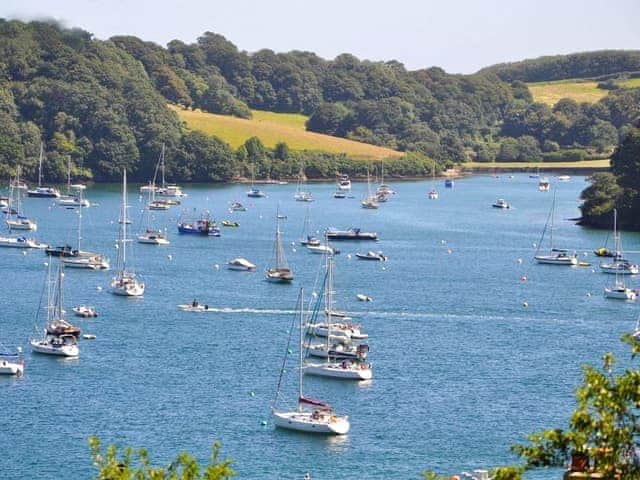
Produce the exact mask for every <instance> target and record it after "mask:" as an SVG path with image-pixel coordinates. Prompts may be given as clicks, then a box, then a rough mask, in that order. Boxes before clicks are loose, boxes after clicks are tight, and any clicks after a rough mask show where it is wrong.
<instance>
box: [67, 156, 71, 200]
mask: <svg viewBox="0 0 640 480" xmlns="http://www.w3.org/2000/svg"><path fill="white" fill-rule="evenodd" d="M67 192H71V155H67Z"/></svg>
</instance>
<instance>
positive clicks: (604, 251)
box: [593, 247, 616, 257]
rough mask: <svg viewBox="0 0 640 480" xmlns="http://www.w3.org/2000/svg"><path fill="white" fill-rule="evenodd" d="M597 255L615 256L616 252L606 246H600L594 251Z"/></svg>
mask: <svg viewBox="0 0 640 480" xmlns="http://www.w3.org/2000/svg"><path fill="white" fill-rule="evenodd" d="M593 253H595V255H596V256H597V257H615V256H616V254H615V252H612V251H611V250H609V249H608V248H606V247H600V248H598V249H596V250H594V251H593Z"/></svg>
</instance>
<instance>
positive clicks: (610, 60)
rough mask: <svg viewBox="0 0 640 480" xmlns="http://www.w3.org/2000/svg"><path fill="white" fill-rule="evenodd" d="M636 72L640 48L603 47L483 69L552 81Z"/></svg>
mask: <svg viewBox="0 0 640 480" xmlns="http://www.w3.org/2000/svg"><path fill="white" fill-rule="evenodd" d="M633 72H640V51H638V50H601V51H597V52H583V53H573V54H570V55H551V56H546V57H540V58H534V59H529V60H523V61H521V62H512V63H500V64H498V65H492V66H490V67H486V68H483V69H482V70H480V72H479V73H493V74H495V75H497V76H498V77H500V79H502V80H503V81H505V82H513V81H515V80H519V81H521V82H548V81H553V80H565V79H569V78H598V77H603V76H609V75H613V74H617V75H619V74H623V73H633Z"/></svg>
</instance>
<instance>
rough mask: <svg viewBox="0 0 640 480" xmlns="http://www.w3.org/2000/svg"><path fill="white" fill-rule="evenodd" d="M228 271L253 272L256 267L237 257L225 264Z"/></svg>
mask: <svg viewBox="0 0 640 480" xmlns="http://www.w3.org/2000/svg"><path fill="white" fill-rule="evenodd" d="M227 268H228V269H229V270H240V271H244V272H255V270H256V266H255V265H254V264H253V263H251V262H250V261H249V260H247V259H246V258H242V257H238V258H234V259H233V260H229V261H228V262H227Z"/></svg>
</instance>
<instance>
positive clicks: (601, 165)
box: [462, 159, 610, 170]
mask: <svg viewBox="0 0 640 480" xmlns="http://www.w3.org/2000/svg"><path fill="white" fill-rule="evenodd" d="M609 164H610V161H609V160H608V159H607V160H582V161H579V162H493V163H484V162H466V163H463V164H462V166H463V167H465V168H470V169H472V170H493V169H496V170H511V169H515V170H524V169H536V168H539V169H540V170H568V169H580V170H587V169H605V168H609Z"/></svg>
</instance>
